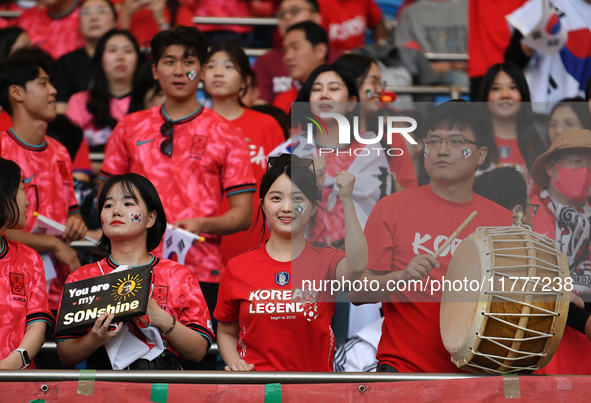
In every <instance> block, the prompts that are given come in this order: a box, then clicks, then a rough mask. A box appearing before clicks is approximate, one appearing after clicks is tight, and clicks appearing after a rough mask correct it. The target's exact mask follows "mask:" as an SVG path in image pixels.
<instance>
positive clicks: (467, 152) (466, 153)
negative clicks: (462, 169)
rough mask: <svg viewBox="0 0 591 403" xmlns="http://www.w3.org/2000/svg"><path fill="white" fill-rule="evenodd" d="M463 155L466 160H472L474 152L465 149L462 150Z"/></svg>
mask: <svg viewBox="0 0 591 403" xmlns="http://www.w3.org/2000/svg"><path fill="white" fill-rule="evenodd" d="M462 155H463V156H464V159H466V158H470V156H471V155H472V150H470V149H469V148H466V147H464V148H462Z"/></svg>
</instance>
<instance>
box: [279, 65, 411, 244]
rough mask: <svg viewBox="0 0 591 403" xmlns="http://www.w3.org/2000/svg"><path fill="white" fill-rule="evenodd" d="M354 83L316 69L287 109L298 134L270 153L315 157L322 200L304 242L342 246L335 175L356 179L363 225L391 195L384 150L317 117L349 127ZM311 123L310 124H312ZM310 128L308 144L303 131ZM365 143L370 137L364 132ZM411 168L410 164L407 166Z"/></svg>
mask: <svg viewBox="0 0 591 403" xmlns="http://www.w3.org/2000/svg"><path fill="white" fill-rule="evenodd" d="M359 99H360V96H359V91H358V89H357V84H356V81H355V79H354V78H353V76H352V75H351V72H350V71H349V69H348V68H346V67H344V66H342V65H340V64H337V63H332V64H324V65H322V66H320V67H318V68H316V69H315V70H314V71H313V72H312V74H310V77H309V78H308V80H306V82H305V83H304V85H303V86H302V88H301V89H300V92H299V94H298V97H297V99H296V103H295V104H294V107H295V109H294V108H292V111H291V113H292V122H297V123H298V124H299V125H300V127H301V130H302V132H301V134H300V135H298V136H294V137H292V138H291V139H289V140H287V141H286V142H284V143H283V144H281V145H280V146H279V147H277V148H275V150H273V151H272V152H271V154H270V155H272V156H275V155H279V154H281V153H286V152H290V153H292V154H296V155H298V156H299V157H303V158H310V159H314V164H315V166H316V174H317V175H318V181H319V184H320V189H321V194H322V201H321V203H320V206H319V211H318V214H317V219H316V222H315V224H314V227H313V230H314V231H312V232H310V234H309V238H308V239H309V240H310V241H311V242H312V243H314V244H315V245H317V246H323V245H330V246H335V247H338V248H343V247H344V240H345V228H344V225H343V223H344V220H343V208H342V205H341V201H340V199H339V190H338V187H337V186H336V183H335V177H336V173H337V172H340V171H342V170H347V171H348V172H351V173H352V174H354V175H355V177H356V178H357V181H356V192H355V195H354V196H353V201H354V203H355V208H356V209H357V215H358V216H359V219H360V221H361V225H362V227H363V226H364V225H365V221H366V220H367V217H368V216H369V213H370V212H371V209H372V208H373V206H374V205H375V203H376V202H377V201H378V200H379V199H381V198H382V197H384V196H385V195H388V194H390V193H392V176H391V172H390V167H389V164H388V159H387V157H386V150H384V149H380V146H379V144H367V145H366V144H362V143H361V142H359V141H358V140H357V139H355V137H354V136H353V135H351V139H350V140H348V141H347V142H344V143H341V141H340V139H339V125H338V122H337V120H336V119H332V118H324V119H322V118H320V115H321V114H322V113H336V114H340V115H342V116H344V117H345V118H346V119H347V120H348V121H349V124H350V126H351V128H353V118H354V117H355V116H360V103H359V102H358V101H359ZM311 120H313V121H314V124H312V123H311ZM309 129H312V130H313V139H312V142H311V143H309V140H308V132H307V130H309ZM362 137H363V138H364V139H374V138H375V137H376V135H375V133H371V132H364V133H363V136H362ZM411 169H412V166H411Z"/></svg>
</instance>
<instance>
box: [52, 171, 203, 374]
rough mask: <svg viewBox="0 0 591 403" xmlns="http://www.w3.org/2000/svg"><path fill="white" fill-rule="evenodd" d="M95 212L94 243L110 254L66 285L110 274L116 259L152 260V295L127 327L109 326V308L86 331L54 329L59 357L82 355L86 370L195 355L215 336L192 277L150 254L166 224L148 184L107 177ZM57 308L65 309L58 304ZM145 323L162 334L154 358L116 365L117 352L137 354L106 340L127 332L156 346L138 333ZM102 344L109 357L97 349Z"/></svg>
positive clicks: (163, 365)
mask: <svg viewBox="0 0 591 403" xmlns="http://www.w3.org/2000/svg"><path fill="white" fill-rule="evenodd" d="M99 211H100V216H101V224H102V229H103V233H104V235H103V237H102V238H101V240H100V243H99V245H100V246H101V247H102V248H103V249H104V250H105V251H107V252H110V255H109V256H108V257H107V258H105V259H103V260H101V261H100V262H97V263H93V264H89V265H86V266H83V267H81V268H80V269H78V270H77V271H76V272H74V273H72V274H71V275H70V276H69V277H68V280H67V281H66V283H71V282H74V281H80V280H84V279H87V278H91V277H98V276H101V275H104V274H109V273H111V272H113V271H114V270H116V269H118V268H119V266H121V265H126V266H130V267H131V268H134V267H138V266H145V265H151V266H152V268H153V274H154V275H153V283H152V291H151V298H150V300H149V302H148V308H147V312H146V315H145V316H144V317H143V318H145V320H144V319H143V318H142V319H141V320H140V319H137V318H136V319H134V320H132V321H129V322H128V323H127V324H126V325H125V326H128V327H129V329H124V324H123V323H117V324H115V314H114V313H109V312H108V311H106V312H104V313H102V315H101V316H100V317H98V319H97V320H96V322H95V323H94V326H93V327H92V328H90V329H85V330H79V331H74V332H71V333H69V334H63V333H62V334H59V335H57V336H56V342H57V351H58V354H59V356H60V359H61V360H62V362H63V363H64V364H65V365H73V364H77V363H79V362H82V361H84V360H86V362H87V365H86V366H87V368H93V369H111V368H115V369H124V368H129V369H182V366H181V359H182V358H186V359H190V360H192V361H196V362H199V361H201V359H203V357H204V356H205V352H206V351H207V349H208V348H209V347H210V346H211V343H212V341H213V338H214V335H213V331H212V329H211V321H210V316H209V312H208V310H207V305H206V303H205V299H204V298H203V294H202V293H201V288H200V287H199V282H198V281H197V280H196V279H195V277H194V276H193V274H192V273H191V272H190V271H189V270H188V269H187V268H186V267H184V266H182V265H180V264H178V263H176V262H173V261H171V260H168V259H160V258H157V257H154V256H153V255H151V254H150V251H152V250H153V249H155V248H156V247H157V246H158V245H159V244H160V241H161V239H162V235H163V234H164V232H165V230H166V216H165V213H164V209H163V207H162V203H161V201H160V198H159V196H158V193H157V192H156V189H155V188H154V186H153V185H152V183H151V182H150V181H149V180H147V179H146V178H144V177H143V176H140V175H137V174H133V173H128V174H125V175H117V176H114V177H112V178H111V179H109V181H107V183H106V184H105V187H104V188H103V190H102V192H101V194H100V197H99ZM123 291H126V290H125V289H123ZM60 309H66V308H64V306H63V305H62V306H61V308H60ZM58 317H60V318H61V315H58ZM146 325H150V326H152V327H151V328H152V329H154V328H155V329H158V330H159V331H160V332H159V333H160V335H161V336H158V337H161V338H162V341H163V343H160V345H163V347H164V352H163V353H162V354H159V355H158V356H156V357H155V358H151V357H149V354H148V355H144V356H143V357H145V358H139V359H137V360H135V361H133V362H132V363H131V364H127V365H128V366H127V365H125V364H123V365H124V367H121V366H119V367H118V366H117V365H116V363H120V362H125V360H122V361H121V360H119V359H120V358H121V357H120V356H121V355H123V356H125V358H126V359H127V358H129V357H130V356H131V357H133V356H134V354H136V353H137V352H136V351H121V350H122V348H120V349H119V351H118V352H117V354H116V355H115V356H114V354H113V353H112V351H113V350H112V346H113V345H114V344H117V340H114V339H116V338H117V337H124V336H125V337H128V335H131V334H133V336H135V337H137V338H138V339H139V340H140V341H141V342H143V343H145V344H146V345H148V346H150V345H154V344H158V343H155V342H154V340H153V339H151V338H149V337H148V338H146V336H145V333H142V329H141V328H145V326H146ZM122 332H123V333H124V334H123V335H120V333H122ZM133 336H131V337H133ZM126 343H127V341H126ZM105 344H106V346H105ZM103 346H105V347H106V350H108V351H109V355H107V353H106V351H105V349H103V348H100V347H103ZM150 348H152V347H150ZM153 348H156V347H153ZM181 357H182V358H181Z"/></svg>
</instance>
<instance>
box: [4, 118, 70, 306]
mask: <svg viewBox="0 0 591 403" xmlns="http://www.w3.org/2000/svg"><path fill="white" fill-rule="evenodd" d="M0 137H1V139H2V157H3V158H6V159H9V160H12V161H14V162H16V163H17V164H18V165H19V166H20V168H21V173H22V175H23V182H24V184H25V189H26V194H27V200H28V202H29V207H28V209H27V226H26V228H25V229H24V230H25V231H27V232H37V231H36V230H35V231H33V230H34V229H35V226H36V224H37V218H35V217H33V213H34V212H35V211H38V212H39V214H41V215H43V216H45V217H47V218H50V219H52V220H54V221H57V222H58V223H60V224H66V220H67V219H68V216H69V215H70V214H74V213H77V212H78V211H79V208H78V202H77V201H76V195H75V194H74V178H73V173H72V161H71V160H70V155H69V154H68V151H67V150H66V148H65V147H64V146H63V145H61V144H60V143H58V142H57V141H56V140H54V139H52V138H51V137H45V143H44V144H42V145H40V146H33V145H30V144H27V143H25V142H23V141H22V140H21V139H20V138H18V136H17V135H16V134H15V133H14V132H13V131H12V129H9V130H8V131H6V132H3V133H2V134H0ZM54 266H55V269H56V270H55V271H56V276H57V277H56V278H54V279H52V280H51V283H50V289H49V301H50V308H51V309H52V310H56V309H57V306H58V305H57V304H58V302H59V299H60V296H61V293H62V287H63V284H64V281H66V278H67V277H68V274H70V271H69V269H68V267H67V266H66V265H64V264H61V263H59V262H57V261H55V262H54Z"/></svg>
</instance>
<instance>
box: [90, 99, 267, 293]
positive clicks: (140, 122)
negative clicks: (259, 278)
mask: <svg viewBox="0 0 591 403" xmlns="http://www.w3.org/2000/svg"><path fill="white" fill-rule="evenodd" d="M166 121H167V118H166V116H165V114H164V112H163V110H162V107H161V106H157V107H153V108H151V109H148V110H145V111H140V112H136V113H132V114H130V115H127V116H126V117H125V118H124V119H123V120H122V121H121V122H119V124H118V125H117V127H115V130H113V133H112V134H111V137H110V138H109V141H108V142H107V147H106V153H105V161H104V163H103V167H102V170H101V178H103V179H105V180H107V179H109V178H110V177H111V176H113V175H117V174H123V173H126V172H135V173H137V174H139V175H143V176H145V177H146V178H148V179H149V180H150V181H151V182H152V183H153V184H154V186H155V187H156V190H157V191H158V194H159V195H160V198H161V199H162V204H163V205H164V210H165V212H166V219H167V221H168V222H169V223H171V224H172V223H174V221H176V220H182V219H185V218H196V217H213V216H218V215H220V204H221V201H222V197H223V196H224V195H225V196H231V195H234V194H238V193H242V192H254V191H255V190H256V185H255V180H254V177H253V174H252V168H251V166H250V157H249V153H248V148H247V146H246V142H245V141H244V138H243V136H242V133H241V132H240V130H238V129H235V130H232V129H231V128H230V126H229V124H228V123H227V121H226V120H225V119H223V118H222V117H221V116H219V115H218V114H217V113H215V112H213V111H211V110H209V109H207V108H204V107H203V106H200V109H199V110H198V111H196V112H195V113H194V114H192V115H190V116H188V117H187V118H185V119H181V120H178V121H175V124H174V129H173V134H172V137H173V150H172V157H170V156H168V155H166V154H163V153H162V152H161V151H160V144H161V143H162V142H163V141H165V140H166V139H167V137H165V136H163V135H162V134H161V133H160V127H161V126H162V124H163V123H165V122H166ZM205 237H206V241H205V242H203V243H198V244H195V245H193V246H192V247H191V249H190V250H189V252H188V253H187V255H186V258H185V265H186V266H187V267H188V268H189V270H191V271H192V272H193V273H194V274H195V275H196V276H197V278H198V279H199V281H204V282H208V283H218V282H219V281H220V276H221V272H222V270H223V266H222V263H221V255H220V237H219V236H213V235H206V236H205ZM153 253H154V254H155V255H157V256H160V255H161V253H162V245H160V246H159V247H158V248H157V249H155V250H154V251H153Z"/></svg>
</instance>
